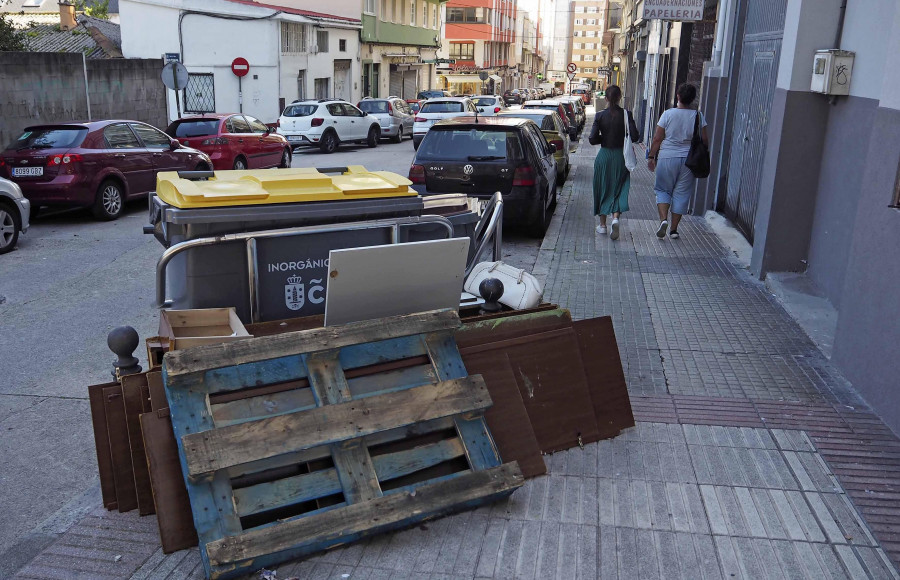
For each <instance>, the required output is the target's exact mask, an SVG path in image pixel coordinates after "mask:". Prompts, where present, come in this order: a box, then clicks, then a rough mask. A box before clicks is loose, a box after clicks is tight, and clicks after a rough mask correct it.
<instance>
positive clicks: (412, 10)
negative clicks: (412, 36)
mask: <svg viewBox="0 0 900 580" xmlns="http://www.w3.org/2000/svg"><path fill="white" fill-rule="evenodd" d="M409 25H410V26H415V25H416V0H410V1H409Z"/></svg>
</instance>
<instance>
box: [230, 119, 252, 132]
mask: <svg viewBox="0 0 900 580" xmlns="http://www.w3.org/2000/svg"><path fill="white" fill-rule="evenodd" d="M225 128H226V130H227V131H228V132H229V133H252V132H253V131H251V130H250V123H248V122H247V120H246V119H244V117H242V116H241V115H234V116H233V117H229V118H228V120H227V121H225Z"/></svg>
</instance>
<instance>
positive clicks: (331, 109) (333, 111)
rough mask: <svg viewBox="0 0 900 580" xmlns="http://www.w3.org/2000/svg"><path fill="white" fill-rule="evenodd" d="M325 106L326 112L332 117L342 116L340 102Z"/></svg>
mask: <svg viewBox="0 0 900 580" xmlns="http://www.w3.org/2000/svg"><path fill="white" fill-rule="evenodd" d="M325 80H327V79H325ZM325 108H326V109H328V114H329V115H331V116H332V117H344V116H345V114H344V107H342V106H341V103H330V104H328V105H325Z"/></svg>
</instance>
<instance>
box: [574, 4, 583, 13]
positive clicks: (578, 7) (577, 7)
mask: <svg viewBox="0 0 900 580" xmlns="http://www.w3.org/2000/svg"><path fill="white" fill-rule="evenodd" d="M575 12H576V13H578V14H581V13H582V12H584V6H576V7H575Z"/></svg>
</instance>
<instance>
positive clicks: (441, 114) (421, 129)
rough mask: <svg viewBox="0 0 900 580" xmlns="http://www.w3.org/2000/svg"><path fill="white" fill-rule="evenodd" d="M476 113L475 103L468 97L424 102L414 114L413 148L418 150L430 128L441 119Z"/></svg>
mask: <svg viewBox="0 0 900 580" xmlns="http://www.w3.org/2000/svg"><path fill="white" fill-rule="evenodd" d="M476 112H477V109H476V108H475V103H473V102H472V99H470V98H468V97H442V98H439V99H429V100H427V101H425V102H424V103H423V104H422V108H421V109H420V110H419V112H418V114H416V122H415V124H414V125H413V147H414V148H416V149H418V148H419V144H420V143H421V142H422V139H424V138H425V134H426V133H428V130H429V129H430V128H431V126H432V125H434V124H435V123H437V122H438V121H440V120H441V119H449V118H450V117H462V116H465V115H475V113H476Z"/></svg>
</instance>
